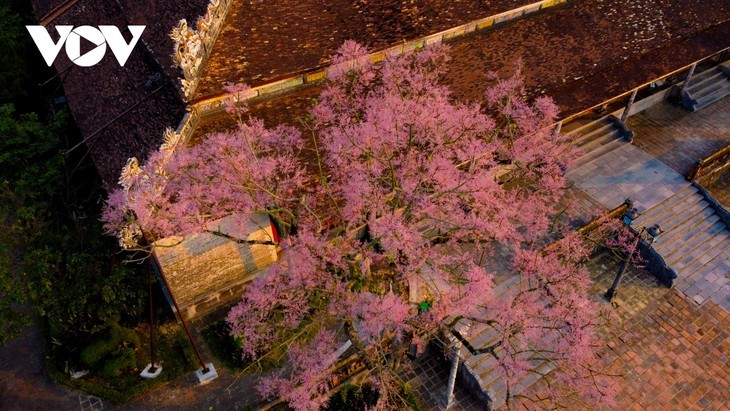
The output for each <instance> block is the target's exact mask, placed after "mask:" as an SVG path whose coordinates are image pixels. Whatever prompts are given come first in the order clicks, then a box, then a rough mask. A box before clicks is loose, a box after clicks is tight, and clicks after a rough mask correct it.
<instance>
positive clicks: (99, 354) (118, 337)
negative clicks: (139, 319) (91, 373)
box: [80, 323, 140, 375]
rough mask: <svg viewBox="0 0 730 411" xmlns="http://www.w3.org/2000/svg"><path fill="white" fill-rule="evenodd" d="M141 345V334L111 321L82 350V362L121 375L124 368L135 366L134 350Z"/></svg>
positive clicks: (106, 373) (95, 368)
mask: <svg viewBox="0 0 730 411" xmlns="http://www.w3.org/2000/svg"><path fill="white" fill-rule="evenodd" d="M139 347H140V341H139V336H137V334H136V333H135V332H134V330H130V329H128V328H124V327H122V326H120V325H119V324H117V323H110V324H109V325H108V326H107V327H106V328H105V329H103V330H102V331H100V332H97V333H96V334H95V337H94V339H93V340H92V341H91V343H90V344H89V345H88V346H86V348H84V349H83V350H82V351H81V355H80V358H81V362H82V363H83V364H84V365H86V366H88V367H90V368H91V369H93V370H96V371H101V372H102V374H105V375H119V372H120V371H121V370H122V369H123V368H134V367H136V366H137V363H136V361H135V358H134V350H135V349H137V348H139Z"/></svg>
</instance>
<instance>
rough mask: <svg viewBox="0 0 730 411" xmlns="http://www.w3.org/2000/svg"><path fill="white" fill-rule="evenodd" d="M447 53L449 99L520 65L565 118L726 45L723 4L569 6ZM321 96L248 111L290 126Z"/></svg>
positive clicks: (697, 0)
mask: <svg viewBox="0 0 730 411" xmlns="http://www.w3.org/2000/svg"><path fill="white" fill-rule="evenodd" d="M659 6H661V7H659ZM451 46H452V51H451V55H452V60H451V63H450V65H451V67H450V69H449V72H448V73H447V75H446V77H445V79H444V82H445V83H447V84H449V85H451V87H452V90H453V92H454V96H455V97H456V98H459V99H468V100H472V101H474V100H480V99H481V98H482V96H483V93H484V87H483V86H482V85H484V84H485V82H486V72H487V71H500V72H501V73H502V74H505V75H506V74H509V73H510V72H511V71H512V70H513V67H514V63H515V61H517V59H519V58H521V59H522V60H523V64H524V75H525V81H526V85H527V89H528V93H529V94H530V95H531V96H537V95H540V94H543V93H545V94H547V95H550V96H552V97H553V98H554V99H555V101H556V102H557V103H558V105H559V107H560V108H561V117H567V116H569V115H571V114H575V113H578V112H580V111H583V110H585V109H588V108H590V107H592V106H594V105H596V104H599V103H601V102H603V101H605V100H608V99H611V98H613V97H615V96H617V95H620V94H622V93H625V92H627V91H629V90H631V89H632V88H634V87H637V86H640V85H642V84H645V83H647V82H649V81H652V80H654V79H656V78H657V77H659V76H662V75H664V74H666V73H669V72H671V71H674V70H677V69H680V68H682V67H684V66H686V65H688V64H690V63H692V62H694V61H696V60H698V59H700V58H703V57H706V56H709V55H711V54H713V53H716V52H718V51H720V50H722V49H724V48H726V47H728V46H730V2H728V1H726V0H687V1H684V2H679V1H662V0H633V2H632V3H631V5H630V6H628V7H627V6H626V2H625V1H621V0H598V1H582V2H574V3H571V4H570V5H568V6H566V7H562V8H560V9H555V10H552V11H549V12H546V13H543V14H540V15H536V16H531V17H528V18H525V19H522V20H519V21H517V22H514V23H512V24H508V25H505V26H501V27H497V28H495V29H493V30H489V31H486V32H481V33H477V34H475V35H472V36H468V37H464V38H461V39H459V40H457V41H455V42H453V43H451ZM320 90H321V86H315V87H310V88H307V89H304V90H302V91H299V92H295V93H292V94H289V95H283V96H280V97H276V98H273V99H270V100H268V101H264V102H260V103H256V104H254V105H253V106H252V114H254V115H256V116H259V117H261V118H263V119H264V120H265V121H266V122H267V124H269V125H275V124H281V123H291V124H296V120H295V117H296V116H301V115H302V113H305V112H306V109H307V108H308V107H309V104H310V100H311V98H312V97H315V96H316V95H317V94H318V92H319V91H320ZM231 127H232V123H231V121H230V120H228V119H227V118H226V116H217V117H211V118H207V119H204V120H203V121H202V122H201V125H200V126H199V128H198V130H196V136H197V138H200V136H203V135H205V134H206V133H208V132H211V131H220V130H226V129H229V128H231Z"/></svg>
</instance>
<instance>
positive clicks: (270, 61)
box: [195, 0, 535, 99]
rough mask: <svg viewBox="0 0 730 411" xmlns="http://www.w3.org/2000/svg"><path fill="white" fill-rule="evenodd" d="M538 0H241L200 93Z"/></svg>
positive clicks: (212, 92)
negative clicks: (352, 45)
mask: <svg viewBox="0 0 730 411" xmlns="http://www.w3.org/2000/svg"><path fill="white" fill-rule="evenodd" d="M534 1H535V0H491V1H483V0H414V1H408V2H405V1H402V0H354V1H353V0H328V1H322V0H298V1H277V2H268V1H246V2H234V4H233V7H232V8H231V11H230V12H229V15H228V18H227V20H226V24H225V26H224V28H223V31H222V32H221V34H220V36H219V38H218V41H217V42H216V44H215V46H214V48H213V52H212V54H211V56H210V58H209V59H208V62H207V63H206V68H205V71H204V76H203V78H202V80H201V82H200V85H199V86H198V89H197V90H196V98H195V99H199V98H203V97H205V96H210V95H215V94H219V93H221V92H222V91H223V86H224V85H225V84H226V83H246V84H249V85H255V84H259V83H261V82H265V81H270V80H272V79H276V78H279V77H281V76H285V75H289V74H292V73H296V72H300V71H302V70H305V69H312V68H315V67H317V66H320V65H323V64H327V62H328V61H329V57H330V56H331V55H332V54H333V53H334V52H335V51H336V50H337V48H338V47H339V46H340V45H341V44H342V43H343V42H344V41H345V40H356V41H358V42H360V43H363V44H366V45H367V46H369V47H371V48H381V47H385V46H388V45H393V44H397V43H398V42H400V41H403V40H404V39H413V38H417V37H419V36H423V35H427V34H431V33H436V32H439V31H442V30H445V29H448V28H451V27H455V26H458V25H461V24H464V23H467V22H469V21H473V20H477V19H479V18H483V17H488V16H490V15H493V14H497V13H500V12H503V11H507V10H510V9H513V8H516V7H520V6H523V5H526V4H530V3H533V2H534Z"/></svg>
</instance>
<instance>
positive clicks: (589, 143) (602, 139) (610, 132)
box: [579, 125, 621, 154]
mask: <svg viewBox="0 0 730 411" xmlns="http://www.w3.org/2000/svg"><path fill="white" fill-rule="evenodd" d="M617 131H618V130H617V129H616V127H614V126H613V125H612V126H611V127H610V128H608V129H606V130H603V131H602V132H601V133H600V134H595V135H593V137H592V138H591V140H586V141H585V142H584V143H583V144H582V145H580V146H579V147H580V149H581V150H583V151H584V152H585V153H586V154H591V153H592V152H594V151H596V150H598V149H599V148H601V147H603V146H605V145H607V144H609V143H611V142H612V141H617V140H618V141H621V140H620V138H619V137H618V133H617Z"/></svg>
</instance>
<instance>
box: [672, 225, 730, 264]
mask: <svg viewBox="0 0 730 411" xmlns="http://www.w3.org/2000/svg"><path fill="white" fill-rule="evenodd" d="M718 218H719V216H718ZM725 228H726V227H725V224H723V223H716V224H713V225H712V226H710V227H709V228H708V229H707V230H703V231H699V230H698V231H695V232H690V233H688V237H689V238H687V239H686V240H685V241H677V242H676V243H677V244H676V245H675V247H674V249H673V250H667V252H666V253H660V254H661V255H662V257H663V258H664V260H665V261H666V260H674V259H676V258H677V256H680V255H682V256H684V255H687V254H690V253H691V252H692V251H693V250H696V249H702V248H704V245H705V244H707V243H708V242H709V241H710V240H711V239H712V238H713V237H714V236H715V235H717V234H719V233H721V232H722V230H724V229H725ZM690 234H693V235H690Z"/></svg>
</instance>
